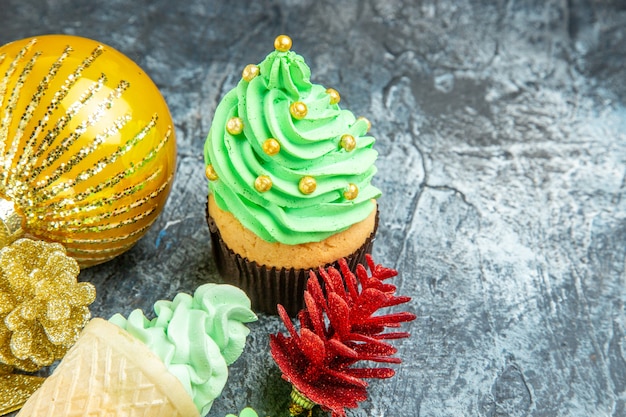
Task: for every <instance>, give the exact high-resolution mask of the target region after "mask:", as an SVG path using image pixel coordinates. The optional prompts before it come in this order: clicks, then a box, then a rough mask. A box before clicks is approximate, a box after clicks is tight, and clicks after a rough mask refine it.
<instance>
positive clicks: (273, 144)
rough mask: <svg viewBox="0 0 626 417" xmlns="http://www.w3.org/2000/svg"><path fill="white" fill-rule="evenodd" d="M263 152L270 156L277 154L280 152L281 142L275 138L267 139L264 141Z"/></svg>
mask: <svg viewBox="0 0 626 417" xmlns="http://www.w3.org/2000/svg"><path fill="white" fill-rule="evenodd" d="M263 152H265V153H266V154H268V155H269V156H274V155H276V154H277V153H278V152H280V143H278V141H277V140H276V139H274V138H269V139H266V140H265V142H263Z"/></svg>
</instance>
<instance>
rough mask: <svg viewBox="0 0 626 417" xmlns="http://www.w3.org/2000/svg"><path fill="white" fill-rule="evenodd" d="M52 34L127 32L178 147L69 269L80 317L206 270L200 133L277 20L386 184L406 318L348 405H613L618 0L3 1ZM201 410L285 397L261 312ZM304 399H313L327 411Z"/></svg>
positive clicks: (622, 99)
mask: <svg viewBox="0 0 626 417" xmlns="http://www.w3.org/2000/svg"><path fill="white" fill-rule="evenodd" d="M46 33H67V34H75V35H80V36H85V37H89V38H93V39H96V40H99V41H101V42H103V43H106V44H109V45H111V46H113V47H115V48H116V49H118V50H120V51H122V52H123V53H125V54H126V55H128V56H129V57H131V58H132V59H133V60H135V61H136V62H137V63H138V64H139V65H140V66H142V67H143V68H144V69H145V70H146V72H147V73H148V74H149V75H150V76H151V77H152V78H153V80H154V81H155V82H156V84H157V85H158V86H159V87H160V88H161V90H162V93H163V95H164V97H165V99H166V100H167V102H168V104H169V106H170V110H171V112H172V115H173V117H174V120H175V124H176V130H177V135H178V166H177V176H176V180H175V184H174V188H173V190H172V193H171V195H170V199H169V201H168V204H167V206H166V208H165V210H164V212H163V214H162V215H161V217H160V218H159V220H158V221H157V223H156V224H155V225H154V227H153V228H152V229H151V230H150V232H149V233H148V234H147V235H146V236H145V237H144V238H143V239H142V240H141V241H140V242H139V243H138V244H137V245H136V246H135V247H134V248H133V249H132V250H130V251H129V252H127V253H126V254H124V255H122V256H120V257H118V258H116V259H114V260H113V261H111V262H109V263H107V264H104V265H100V266H97V267H93V268H90V269H87V270H84V271H83V272H81V275H80V279H81V280H89V281H91V282H93V283H94V284H95V285H96V287H97V291H98V298H97V300H96V302H95V303H94V304H93V306H92V307H93V308H92V312H93V315H94V316H100V317H105V318H108V317H110V316H111V315H112V314H113V313H115V312H120V313H122V314H124V315H127V314H128V313H130V311H131V310H132V309H135V308H141V309H143V310H144V311H148V312H149V310H150V309H151V306H152V304H153V303H154V301H156V300H157V299H168V298H171V297H173V296H174V294H176V293H177V292H178V291H187V292H191V291H193V290H194V288H195V287H196V286H198V285H200V284H202V283H204V282H211V281H219V280H220V278H219V277H218V276H217V275H216V269H215V265H214V263H213V260H212V259H211V256H210V246H209V234H208V228H207V226H206V223H205V219H204V207H205V206H204V205H205V201H206V200H205V199H206V193H207V186H206V179H205V177H204V164H203V160H202V147H203V143H204V139H205V137H206V134H207V132H208V130H209V125H210V122H211V119H212V116H213V112H214V110H215V107H216V105H217V103H218V102H219V100H220V99H221V98H222V97H223V96H224V94H225V93H226V92H227V91H228V90H229V89H231V88H232V87H233V86H234V85H235V84H236V82H237V80H238V78H239V76H240V74H241V69H242V68H243V67H244V66H245V65H246V64H249V63H258V62H260V61H261V60H262V59H263V58H264V57H265V55H266V54H267V53H269V52H271V50H272V45H273V40H274V37H275V36H276V35H278V34H281V33H286V34H289V35H290V36H291V37H292V38H293V43H294V46H293V50H295V51H296V52H298V53H299V54H301V55H303V56H304V57H305V59H306V60H307V62H308V64H309V65H310V66H311V69H312V80H313V81H314V82H315V83H319V84H322V85H325V86H328V87H334V88H336V89H337V90H338V91H339V92H340V93H341V97H342V102H341V103H342V107H344V108H348V109H351V110H352V111H353V112H354V113H355V114H357V115H364V116H366V117H368V118H369V119H370V120H371V121H372V123H373V129H372V133H373V135H374V136H376V137H377V139H378V141H377V144H376V148H377V150H378V151H379V152H380V157H379V160H378V162H377V166H378V168H379V174H378V175H377V177H376V179H375V183H376V184H377V185H378V186H379V187H380V188H381V189H382V190H383V196H382V198H381V199H380V207H381V225H380V229H379V233H378V237H377V241H376V244H375V249H374V256H375V259H376V260H377V261H378V262H380V263H383V264H385V265H387V266H391V267H395V268H397V269H398V270H399V271H400V277H399V278H397V279H396V284H397V285H398V286H399V291H400V293H402V294H406V295H410V296H412V297H413V300H412V302H411V303H410V305H409V306H408V309H409V310H410V311H412V312H414V313H416V314H417V315H418V316H419V317H418V319H417V320H416V321H414V322H412V323H410V324H409V325H406V326H404V327H405V328H406V329H407V330H409V331H410V332H411V333H412V336H411V338H410V339H405V340H400V341H397V342H396V343H395V344H396V346H397V347H398V348H399V353H398V355H399V356H400V357H402V358H403V359H404V363H403V365H401V366H399V367H397V375H396V377H394V379H391V380H387V381H376V380H375V381H372V382H371V387H370V390H369V392H370V400H369V401H366V402H364V403H362V404H361V407H360V408H359V409H356V410H352V411H350V412H349V416H374V417H383V416H390V417H391V416H394V417H414V416H432V417H435V416H484V417H495V416H510V417H517V416H520V417H521V416H626V339H625V332H626V313H625V307H624V304H625V302H626V274H625V246H626V245H625V243H626V109H625V107H624V106H625V104H626V82H624V81H625V80H626V68H625V64H626V46H625V45H626V3H625V2H624V1H621V0H612V1H611V0H567V1H566V0H547V1H544V0H534V1H533V0H501V1H491V2H487V1H478V0H474V1H471V0H458V1H455V0H439V1H437V0H422V1H408V0H407V1H399V0H381V1H363V2H348V1H342V2H336V1H331V0H328V1H313V0H284V1H275V2H272V1H253V2H252V1H251V2H244V1H239V0H234V1H228V2H223V3H218V2H215V1H201V0H187V1H180V2H179V1H169V0H161V1H147V0H146V1H121V0H118V1H76V0H48V1H42V0H40V1H36V0H32V1H25V0H0V43H5V42H9V41H12V40H16V39H20V38H23V37H27V36H33V35H40V34H46ZM250 328H251V330H252V332H251V335H250V338H249V343H248V346H247V349H246V351H245V353H244V354H243V356H242V357H241V358H240V359H239V360H238V361H237V362H236V363H235V364H234V365H233V366H232V367H231V375H230V379H229V382H228V385H227V387H226V389H225V390H224V392H223V395H222V397H220V398H219V399H218V400H217V401H216V402H215V405H214V407H213V409H212V410H211V412H210V414H209V416H223V415H224V414H226V413H228V412H235V411H237V410H239V409H241V408H242V407H244V406H246V405H251V406H254V407H255V408H256V409H257V410H259V411H260V414H261V416H265V415H270V416H273V417H279V416H286V415H288V413H287V412H286V405H287V401H288V399H287V395H288V392H289V387H288V386H286V383H283V381H282V380H281V379H280V374H279V372H278V370H277V368H276V366H275V365H274V363H273V362H272V360H271V357H270V354H269V350H268V345H267V344H268V334H269V333H272V332H276V331H280V330H282V329H283V328H282V325H281V324H280V323H279V322H278V320H277V318H276V317H272V316H265V315H261V316H260V320H259V321H258V322H257V323H255V324H252V325H251V326H250ZM322 414H323V413H321V412H319V411H318V412H316V415H322Z"/></svg>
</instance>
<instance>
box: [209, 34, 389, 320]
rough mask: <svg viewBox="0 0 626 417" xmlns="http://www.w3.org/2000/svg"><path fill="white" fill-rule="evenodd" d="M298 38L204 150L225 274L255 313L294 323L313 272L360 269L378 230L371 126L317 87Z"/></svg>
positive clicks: (284, 42) (253, 73) (243, 86)
mask: <svg viewBox="0 0 626 417" xmlns="http://www.w3.org/2000/svg"><path fill="white" fill-rule="evenodd" d="M291 43H292V42H291V39H290V38H289V37H287V36H285V35H281V36H279V37H277V38H276V41H275V44H274V46H275V51H273V52H272V53H270V54H269V55H268V56H267V57H266V58H265V59H264V60H263V61H262V62H261V63H260V64H259V65H254V64H251V65H248V66H246V67H245V68H244V70H243V73H242V78H241V80H240V81H239V83H238V84H237V86H236V87H235V88H234V89H233V90H231V91H230V92H229V93H227V94H226V96H225V97H224V98H223V99H222V101H221V102H220V104H219V105H218V107H217V109H216V111H215V116H214V119H213V122H212V125H211V129H210V131H209V135H208V137H207V140H206V143H205V149H204V156H205V161H206V176H207V178H208V179H209V191H210V192H209V198H208V222H209V227H210V230H211V236H212V244H213V252H214V255H215V258H216V262H217V266H218V269H219V270H220V272H221V273H222V275H223V276H224V277H225V278H227V279H232V280H233V281H231V282H233V283H235V284H236V285H238V286H240V287H242V288H244V290H246V292H247V293H248V295H249V296H250V297H251V299H252V303H253V307H254V308H255V309H258V310H262V311H269V312H276V305H277V304H278V303H280V304H282V305H283V306H285V308H286V309H287V311H288V312H289V313H290V314H295V313H296V312H297V311H298V309H299V308H300V307H301V306H302V294H303V292H304V286H305V282H306V279H307V277H308V272H309V271H310V270H317V268H318V267H319V266H327V265H331V264H334V263H336V261H337V260H338V259H340V258H346V259H348V260H349V264H350V265H351V266H353V267H356V264H358V263H359V262H360V261H362V259H363V256H364V254H365V253H367V252H369V251H370V250H371V242H372V239H373V237H374V234H375V232H376V228H377V213H378V211H377V204H376V199H377V198H378V197H379V195H380V191H379V190H378V189H377V188H376V187H375V186H373V185H372V183H371V180H372V177H373V176H374V174H375V173H376V167H375V165H374V162H375V160H376V157H377V152H376V151H375V150H374V149H373V144H374V138H373V137H372V136H369V135H368V131H369V128H370V123H369V121H368V120H367V119H365V118H356V117H355V116H354V114H353V113H352V112H350V111H348V110H344V109H341V108H340V106H339V101H340V96H339V93H338V92H337V91H336V90H335V89H332V88H324V87H322V86H321V85H317V84H314V83H312V82H311V80H310V77H311V73H310V69H309V67H308V66H307V64H306V63H305V61H304V59H303V58H302V57H301V56H300V55H297V54H296V53H294V52H292V51H291V50H290V48H291Z"/></svg>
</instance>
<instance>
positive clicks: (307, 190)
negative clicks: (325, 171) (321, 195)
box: [298, 175, 317, 194]
mask: <svg viewBox="0 0 626 417" xmlns="http://www.w3.org/2000/svg"><path fill="white" fill-rule="evenodd" d="M316 188H317V181H315V178H313V177H309V176H308V175H307V176H306V177H302V178H301V179H300V182H299V183H298V189H299V190H300V192H301V193H302V194H311V193H312V192H313V191H315V189H316Z"/></svg>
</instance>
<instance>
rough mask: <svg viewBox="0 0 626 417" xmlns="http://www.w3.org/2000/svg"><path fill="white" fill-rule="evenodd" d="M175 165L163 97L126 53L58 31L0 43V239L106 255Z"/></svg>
mask: <svg viewBox="0 0 626 417" xmlns="http://www.w3.org/2000/svg"><path fill="white" fill-rule="evenodd" d="M175 166H176V138H175V134H174V124H173V122H172V119H171V115H170V113H169V110H168V108H167V105H166V103H165V101H164V99H163V97H162V96H161V94H160V92H159V90H158V89H157V87H156V86H155V85H154V83H153V82H152V81H151V80H150V78H149V77H148V76H147V75H146V74H145V73H144V72H143V70H142V69H141V68H140V67H139V66H137V65H136V64H135V63H134V62H133V61H131V60H130V59H129V58H128V57H126V56H125V55H123V54H122V53H120V52H118V51H116V50H115V49H113V48H111V47H109V46H107V45H104V44H102V43H99V42H96V41H94V40H90V39H85V38H80V37H76V36H67V35H47V36H41V37H34V38H27V39H22V40H19V41H15V42H12V43H9V44H6V45H4V46H2V47H0V246H6V245H8V244H9V243H11V242H12V241H14V240H15V239H17V238H18V237H20V236H22V235H25V236H29V237H31V238H36V239H40V240H44V241H49V242H58V243H61V244H63V246H64V247H65V248H66V249H67V253H68V255H70V256H72V257H73V258H75V259H76V260H77V261H78V263H79V265H80V266H81V267H85V266H90V265H95V264H98V263H101V262H105V261H107V260H109V259H111V258H113V257H115V256H117V255H119V254H121V253H122V252H124V251H126V250H127V249H129V248H130V247H131V246H133V245H134V244H135V243H136V242H137V240H138V239H139V238H140V237H141V236H143V235H144V234H145V233H146V231H147V230H148V229H149V227H150V226H151V225H152V223H153V222H154V221H155V220H156V218H157V216H158V215H159V213H160V212H161V210H162V208H163V206H164V204H165V202H166V200H167V196H168V194H169V191H170V187H171V184H172V181H173V177H174V169H175Z"/></svg>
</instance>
